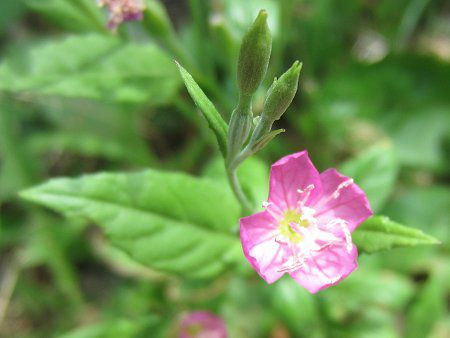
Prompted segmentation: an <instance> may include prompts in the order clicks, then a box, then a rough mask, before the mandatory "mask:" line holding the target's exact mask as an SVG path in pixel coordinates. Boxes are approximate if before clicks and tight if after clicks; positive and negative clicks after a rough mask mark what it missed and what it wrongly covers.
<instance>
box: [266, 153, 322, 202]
mask: <svg viewBox="0 0 450 338" xmlns="http://www.w3.org/2000/svg"><path fill="white" fill-rule="evenodd" d="M311 184H313V185H314V189H313V190H312V191H311V193H310V196H309V198H308V201H307V202H306V204H307V205H308V204H311V203H313V202H314V201H315V200H316V199H317V198H318V197H319V196H320V193H321V189H322V185H321V180H320V175H319V172H318V171H317V169H316V168H315V167H314V165H313V164H312V162H311V160H310V159H309V157H308V152H307V151H306V150H305V151H302V152H299V153H295V154H292V155H288V156H285V157H283V158H281V159H280V160H278V161H277V162H275V163H274V164H273V165H272V168H271V170H270V189H269V202H272V203H274V204H276V205H278V206H279V207H280V208H282V209H284V210H287V209H293V208H296V207H297V206H298V202H299V201H300V200H301V195H300V194H299V193H298V191H297V190H298V189H301V190H304V189H305V188H306V187H308V186H309V185H311Z"/></svg>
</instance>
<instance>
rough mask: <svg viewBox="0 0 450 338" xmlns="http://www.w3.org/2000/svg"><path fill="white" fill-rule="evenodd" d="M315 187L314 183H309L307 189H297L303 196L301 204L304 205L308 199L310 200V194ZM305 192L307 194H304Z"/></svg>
mask: <svg viewBox="0 0 450 338" xmlns="http://www.w3.org/2000/svg"><path fill="white" fill-rule="evenodd" d="M314 188H315V186H314V184H310V185H308V186H307V187H306V188H305V189H303V190H302V189H297V192H298V193H299V194H300V196H301V197H302V198H301V200H300V201H299V202H298V203H299V204H300V205H301V206H303V205H304V204H305V203H306V201H307V200H308V198H309V196H310V195H311V191H313V190H314ZM303 194H305V195H303Z"/></svg>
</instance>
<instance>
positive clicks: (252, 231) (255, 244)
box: [240, 211, 287, 284]
mask: <svg viewBox="0 0 450 338" xmlns="http://www.w3.org/2000/svg"><path fill="white" fill-rule="evenodd" d="M240 231H241V234H240V235H241V243H242V249H243V251H244V255H245V257H246V258H247V260H248V261H249V262H250V264H251V265H252V266H253V268H254V269H255V270H256V272H258V274H259V275H260V276H261V277H262V278H263V279H264V280H265V281H266V282H267V283H269V284H270V283H273V282H275V281H276V280H277V279H279V278H280V277H281V276H283V274H284V273H283V272H279V271H278V269H279V267H280V265H281V264H282V263H283V262H284V261H285V260H286V258H285V257H286V255H287V252H286V250H285V245H282V244H280V243H277V242H276V241H275V238H276V236H277V235H278V230H277V228H276V221H275V219H274V218H273V217H272V216H271V215H270V214H269V213H268V212H266V211H263V212H259V213H257V214H254V215H251V216H248V217H244V218H241V220H240Z"/></svg>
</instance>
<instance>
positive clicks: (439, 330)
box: [0, 0, 450, 338]
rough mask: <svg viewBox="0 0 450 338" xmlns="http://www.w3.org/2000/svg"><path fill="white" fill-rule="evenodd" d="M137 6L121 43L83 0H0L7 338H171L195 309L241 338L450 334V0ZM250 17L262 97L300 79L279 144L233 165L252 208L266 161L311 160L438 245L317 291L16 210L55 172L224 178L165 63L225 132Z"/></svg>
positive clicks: (0, 302) (370, 263)
mask: <svg viewBox="0 0 450 338" xmlns="http://www.w3.org/2000/svg"><path fill="white" fill-rule="evenodd" d="M147 4H148V10H147V11H148V12H147V13H146V17H145V20H144V21H143V22H142V23H138V22H134V23H130V24H126V25H124V26H122V27H121V28H120V29H119V31H118V32H117V34H114V33H112V32H110V31H108V30H107V29H106V28H105V27H106V26H105V25H106V16H105V13H104V12H103V11H102V10H101V9H99V8H98V7H97V6H96V4H95V1H94V0H16V1H1V2H0V201H1V205H0V208H1V209H0V211H1V224H0V254H1V258H0V336H1V337H5V338H15V337H24V338H25V337H30V338H31V337H54V336H55V337H64V338H88V337H108V338H113V337H118V338H122V337H125V338H126V337H170V336H171V335H174V334H175V332H176V327H177V323H178V320H179V316H180V315H181V314H182V313H184V312H186V311H192V310H196V309H206V310H209V311H212V312H214V313H216V314H218V315H220V316H222V317H223V318H224V320H225V321H226V323H227V327H228V329H229V331H230V336H231V337H238V338H239V337H279V338H281V337H358V338H360V337H411V338H414V337H417V338H423V337H445V336H446V335H448V332H449V331H450V325H449V323H450V316H449V313H448V307H449V302H448V299H449V292H450V289H449V283H448V280H449V278H450V265H449V240H450V235H449V228H448V226H449V218H450V217H449V206H450V193H449V188H448V185H447V183H448V179H449V171H448V165H449V150H450V138H449V126H450V95H449V88H450V64H449V61H450V39H449V36H450V7H449V4H448V3H446V2H445V1H438V0H411V1H409V0H397V1H390V0H379V1H357V0H347V1H333V0H279V1H270V0H258V1H257V0H246V1H242V0H216V1H200V0H190V1H162V2H159V3H157V2H155V1H153V0H148V1H147ZM158 4H159V5H158ZM160 5H161V6H160ZM260 8H266V9H267V11H268V13H269V24H270V27H271V30H272V33H273V37H274V47H273V53H272V58H271V63H270V67H269V76H267V78H266V83H265V87H266V89H267V87H268V86H269V85H270V83H271V80H272V79H273V76H275V75H279V74H280V73H281V72H283V71H284V70H286V69H287V68H288V67H289V66H290V65H291V64H292V62H293V61H294V60H296V59H299V60H300V61H302V62H303V70H302V74H301V80H300V87H299V88H300V90H299V94H297V96H296V98H295V100H294V103H293V105H292V106H291V108H290V109H289V110H288V111H287V113H286V114H285V115H284V117H283V118H282V120H280V121H279V123H278V125H279V126H280V127H283V128H285V129H286V130H287V132H286V133H285V134H282V135H281V136H278V137H277V140H276V141H274V142H272V143H271V144H270V145H269V146H268V147H267V148H266V149H265V150H264V151H263V152H262V153H261V154H260V156H259V160H258V161H257V160H254V161H252V163H250V164H248V165H247V166H248V167H247V168H248V169H247V170H246V169H245V168H243V171H245V172H243V173H242V176H241V177H242V178H243V179H244V181H246V182H247V184H246V183H245V182H244V185H247V186H248V185H253V187H252V189H256V190H257V191H258V196H264V191H265V189H266V186H265V185H266V184H267V181H265V179H261V180H259V181H258V182H262V183H260V186H258V185H257V184H256V183H254V182H255V181H256V179H257V178H260V177H266V176H267V168H268V164H270V163H271V162H273V161H274V160H276V159H278V158H279V157H281V156H283V155H286V154H288V153H292V152H296V151H300V150H302V149H305V148H306V149H308V150H309V152H310V155H311V157H312V159H313V161H314V163H315V164H317V166H318V167H319V169H321V170H323V169H325V168H328V167H338V168H341V170H343V172H344V173H347V174H348V175H351V176H352V177H354V178H355V180H356V182H358V183H359V184H360V185H361V186H363V187H364V188H365V190H366V191H367V193H368V194H369V197H370V198H371V202H372V205H373V207H374V209H375V210H376V211H377V212H380V213H383V214H385V215H388V216H390V217H392V219H395V220H396V221H398V222H401V223H403V224H405V225H408V226H410V227H414V228H418V229H422V230H424V231H425V232H427V233H429V234H431V235H433V236H435V237H436V238H438V239H440V240H441V241H442V242H443V244H442V245H440V246H435V247H415V248H404V249H395V250H393V251H389V252H388V253H386V254H376V255H361V257H360V260H359V261H360V267H359V269H358V270H357V272H355V273H354V274H352V275H351V276H350V277H349V278H348V279H346V280H345V281H344V282H342V283H341V284H340V285H338V286H336V287H333V288H330V289H327V290H325V291H323V292H320V293H319V294H318V295H315V296H312V295H310V294H308V293H307V292H306V291H304V290H303V289H301V288H300V287H299V286H297V285H296V284H295V283H294V282H293V281H291V280H289V279H283V280H281V281H279V282H278V283H275V284H274V285H270V286H268V285H266V284H265V283H263V282H262V281H261V280H260V279H259V278H258V277H257V276H256V274H255V273H254V272H252V271H251V270H249V268H248V266H247V265H246V263H245V262H243V264H242V266H241V267H240V268H239V271H238V272H231V271H230V272H227V271H225V272H224V273H222V274H221V275H220V276H219V277H218V278H214V279H205V278H202V279H198V278H179V277H177V276H175V275H171V274H162V273H159V272H155V271H152V270H149V269H148V268H145V267H143V266H142V265H139V264H137V263H135V262H134V261H131V260H130V259H129V258H128V256H126V255H125V254H123V253H122V251H118V250H117V249H115V248H114V247H112V246H110V244H109V242H108V241H106V240H105V239H104V237H103V234H102V231H101V230H100V229H99V228H98V227H96V226H95V225H94V224H86V223H85V222H82V221H80V220H78V219H72V218H70V219H68V220H67V219H63V218H62V217H60V216H58V215H56V214H54V213H52V212H50V211H47V210H46V209H44V208H39V207H37V206H34V205H32V204H30V203H28V202H24V201H23V200H21V199H20V198H19V196H18V192H19V191H21V190H23V189H24V188H26V187H29V186H32V185H35V184H37V183H40V182H43V181H45V180H47V179H48V178H50V177H55V176H70V177H75V176H78V175H81V174H85V173H92V172H99V171H133V170H139V169H143V168H148V167H150V168H157V169H164V170H169V171H173V170H176V171H183V172H189V173H192V174H196V175H197V174H205V175H208V176H210V177H213V178H215V179H217V180H220V179H222V178H223V171H222V169H221V168H222V163H221V162H220V160H219V159H218V157H217V156H218V149H217V147H216V145H215V140H214V137H213V135H212V133H211V132H210V131H209V130H208V128H207V126H206V123H205V122H204V121H203V118H202V116H201V115H200V114H199V112H198V111H197V110H196V108H195V106H194V104H193V102H192V101H191V99H190V97H189V96H188V94H187V92H186V90H185V88H184V86H183V85H182V80H181V77H180V75H179V73H178V72H177V69H176V67H175V65H174V63H173V62H172V60H173V59H177V60H179V61H180V62H181V63H182V64H183V66H184V67H185V68H186V69H188V70H189V72H191V74H192V75H193V77H194V78H195V79H196V80H197V81H198V83H199V84H200V86H201V87H202V88H203V89H204V91H205V92H206V93H207V94H208V96H209V97H210V98H211V99H212V100H213V102H214V103H215V105H216V107H217V108H218V110H219V111H220V112H221V113H222V114H223V116H224V118H225V119H226V120H228V118H229V115H230V113H231V110H232V108H233V106H234V104H235V101H236V99H237V90H236V81H235V68H236V59H237V53H238V50H239V43H240V39H241V37H242V35H243V33H244V31H245V29H246V28H247V27H248V25H249V24H250V23H251V22H252V20H253V19H254V17H255V16H256V13H257V12H258V10H259V9H260ZM165 11H167V13H168V17H167V16H166V15H165ZM169 17H170V21H169ZM264 92H265V91H263V90H261V92H260V94H259V96H258V99H257V100H256V102H255V107H256V108H255V109H256V110H257V111H258V110H260V108H261V106H262V103H263V98H264ZM244 167H245V166H244ZM255 176H257V177H256V178H255ZM258 189H259V190H258ZM259 193H260V194H259ZM262 198H264V197H262ZM218 215H226V210H225V211H224V210H221V211H218ZM218 217H219V216H218ZM220 217H222V216H220Z"/></svg>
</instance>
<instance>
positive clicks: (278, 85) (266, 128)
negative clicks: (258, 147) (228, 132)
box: [250, 61, 302, 144]
mask: <svg viewBox="0 0 450 338" xmlns="http://www.w3.org/2000/svg"><path fill="white" fill-rule="evenodd" d="M301 69H302V64H301V63H300V62H298V61H295V62H294V64H293V65H292V67H291V68H289V70H288V71H287V72H285V73H284V74H283V75H281V77H280V78H279V79H275V80H274V82H273V84H272V86H270V88H269V90H268V91H267V96H266V100H265V101H264V107H263V111H262V113H261V118H260V119H259V121H258V124H257V125H256V128H255V130H254V131H253V134H252V138H251V140H250V144H254V143H256V142H257V141H258V140H260V139H262V137H263V136H264V135H267V134H269V133H270V131H271V129H272V125H273V123H274V122H275V121H276V120H279V119H280V118H281V116H282V115H283V114H284V112H285V111H286V109H287V108H288V107H289V105H290V104H291V102H292V100H293V99H294V96H295V93H296V92H297V87H298V78H299V76H300V70H301Z"/></svg>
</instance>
